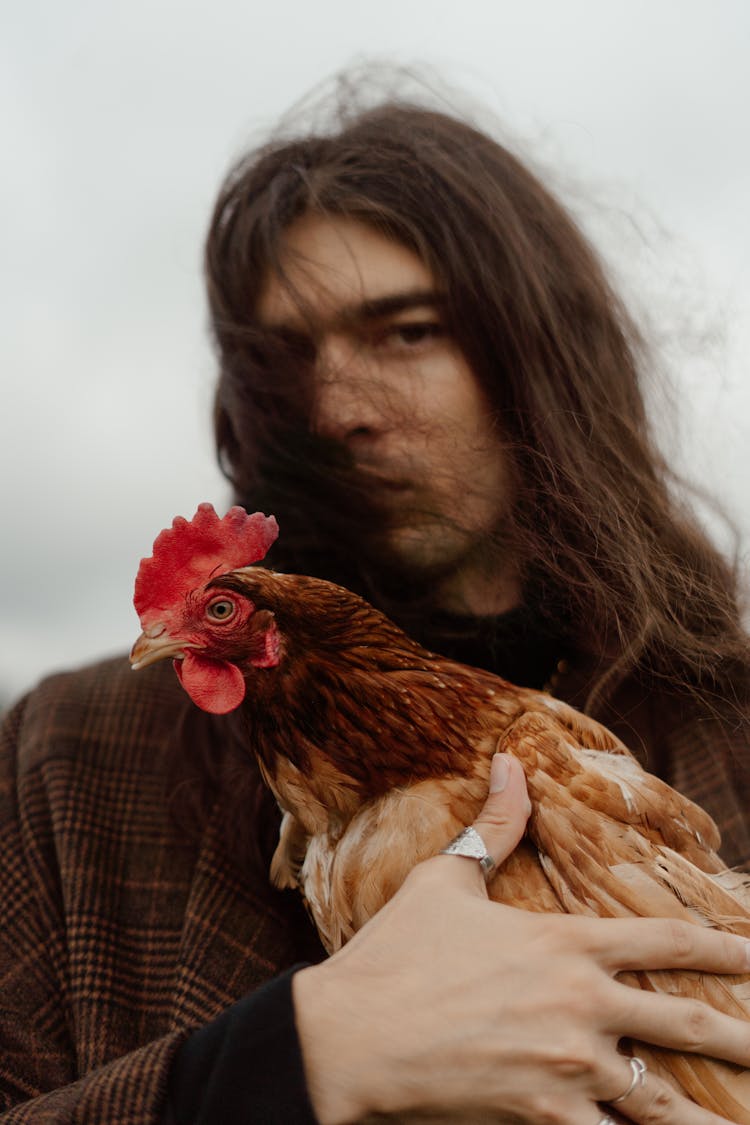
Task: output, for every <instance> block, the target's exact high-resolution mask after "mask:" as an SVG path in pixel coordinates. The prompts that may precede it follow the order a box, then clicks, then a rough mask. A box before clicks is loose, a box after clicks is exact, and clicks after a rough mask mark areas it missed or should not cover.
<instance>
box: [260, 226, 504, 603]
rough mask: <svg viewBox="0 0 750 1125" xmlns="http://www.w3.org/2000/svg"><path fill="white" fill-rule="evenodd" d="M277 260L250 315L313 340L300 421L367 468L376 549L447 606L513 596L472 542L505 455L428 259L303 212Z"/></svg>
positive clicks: (498, 506) (498, 505)
mask: <svg viewBox="0 0 750 1125" xmlns="http://www.w3.org/2000/svg"><path fill="white" fill-rule="evenodd" d="M280 265H281V271H282V273H283V281H282V280H281V278H280V277H279V276H278V275H276V274H272V275H270V276H269V277H268V278H267V279H266V282H265V285H264V287H263V289H262V293H261V298H260V301H259V304H258V309H257V315H258V318H259V320H260V321H261V323H263V324H264V325H266V326H268V327H270V328H274V329H277V330H281V331H283V332H284V333H285V334H288V335H290V336H292V337H294V336H304V337H305V340H306V342H307V343H308V344H310V343H311V344H312V346H313V348H314V354H315V364H314V371H315V376H314V377H315V386H314V388H313V419H312V422H313V427H314V429H315V430H316V431H317V432H318V433H320V434H321V435H323V436H326V437H330V438H333V439H336V440H337V441H340V442H343V443H344V444H345V445H346V446H347V447H348V449H349V450H350V451H351V453H352V455H353V457H354V461H355V464H356V465H357V467H358V468H359V469H360V470H361V471H362V472H363V473H364V474H366V477H367V479H369V480H371V482H372V488H373V489H376V490H377V492H378V496H379V499H380V500H381V501H382V502H383V503H384V504H385V506H386V508H387V510H388V511H389V513H390V514H391V516H392V524H391V531H390V535H389V543H388V549H389V553H390V554H391V555H392V556H393V557H394V559H395V560H396V561H397V562H398V563H399V564H403V565H404V566H406V567H408V568H410V569H416V570H417V571H425V572H427V573H429V574H431V575H433V576H434V577H437V579H438V585H439V588H440V589H441V591H442V601H443V604H445V605H446V606H447V607H448V608H454V609H462V610H466V611H470V612H471V611H473V612H485V613H486V612H497V611H499V610H501V609H504V608H507V606H508V605H512V604H514V603H515V601H517V595H518V591H517V586H516V583H515V578H514V576H513V575H512V573H511V568H510V567H508V563H507V560H505V563H504V564H503V566H502V567H501V570H505V572H506V573H505V575H504V578H505V583H504V584H503V582H502V581H501V583H500V585H498V577H500V578H501V579H502V578H503V575H502V574H501V575H498V573H497V566H496V565H495V567H494V568H493V573H492V574H491V575H490V574H487V573H486V571H487V559H486V552H485V551H481V552H480V551H478V549H477V544H478V542H479V538H480V536H481V535H482V533H483V532H487V531H490V530H492V529H495V528H496V527H497V526H498V524H499V523H500V522H501V521H502V517H503V515H505V514H506V513H507V511H508V509H509V505H510V503H511V501H512V496H511V488H510V480H509V473H508V469H507V463H506V459H505V456H504V454H503V449H502V445H501V442H500V438H499V436H498V434H497V433H496V431H495V429H494V428H493V424H492V420H491V417H490V410H489V406H488V403H487V400H486V398H485V396H484V393H483V392H482V390H481V388H480V387H479V384H478V383H477V380H476V379H475V377H474V375H473V373H472V371H471V369H470V368H469V366H468V364H467V362H466V360H465V358H464V356H463V355H462V353H461V351H460V350H459V348H458V346H457V345H456V343H455V341H454V340H453V339H452V338H451V336H450V335H449V334H448V332H447V331H446V328H445V324H444V319H443V315H442V312H441V305H442V299H441V294H440V292H439V291H438V289H437V287H436V283H435V279H434V278H433V276H432V274H431V272H430V271H429V270H428V268H427V267H426V266H425V264H424V262H422V260H421V259H420V258H419V257H417V255H416V254H414V253H413V252H412V251H411V250H410V249H408V248H407V247H406V246H403V245H402V244H400V243H398V242H394V241H392V240H390V239H388V238H386V237H384V236H383V235H381V234H379V233H378V232H377V231H376V230H374V229H373V228H371V227H369V226H367V225H365V224H363V223H360V222H357V221H356V220H353V219H347V218H328V217H321V216H316V215H313V214H308V215H306V216H304V217H303V218H301V219H299V220H297V221H296V222H295V223H294V224H293V225H292V226H291V227H290V228H289V229H288V231H287V232H286V234H285V237H284V242H283V247H282V257H281V263H280ZM311 336H312V340H311V339H310V337H311ZM479 554H481V555H482V560H480V559H479V558H478V555H479ZM495 564H497V560H495ZM482 572H484V576H483V578H482ZM503 590H504V591H505V592H504V593H503V592H502V591H503ZM490 592H491V593H490ZM488 598H489V604H488ZM498 602H499V604H498Z"/></svg>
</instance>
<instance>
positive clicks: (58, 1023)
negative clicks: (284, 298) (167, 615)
mask: <svg viewBox="0 0 750 1125" xmlns="http://www.w3.org/2000/svg"><path fill="white" fill-rule="evenodd" d="M565 694H570V693H565ZM191 707H192V704H190V702H189V700H188V699H187V697H186V696H185V695H184V693H183V692H182V691H181V689H180V688H179V686H178V684H177V681H176V678H175V677H174V674H173V673H172V671H171V669H170V668H168V667H166V666H163V667H155V668H152V669H149V670H148V673H145V672H144V673H142V674H140V675H138V676H133V675H132V673H131V671H130V669H129V667H128V666H127V663H126V662H125V661H124V660H118V661H110V662H107V663H105V664H101V665H98V666H95V667H93V668H91V669H88V670H85V671H83V672H80V673H73V674H69V675H64V676H59V677H55V678H53V679H51V680H49V681H47V682H46V683H45V684H43V685H42V686H41V688H39V689H37V691H35V692H33V693H32V694H31V695H30V696H29V697H28V699H27V700H26V701H25V702H22V703H21V704H19V705H18V707H17V708H16V709H15V710H14V711H13V712H12V713H11V714H10V715H9V716H8V718H7V721H6V724H5V728H4V734H3V739H2V747H1V750H0V888H1V890H0V909H1V910H2V915H1V918H2V921H1V922H0V1051H1V1055H0V1108H1V1109H2V1110H4V1112H2V1113H0V1121H2V1122H3V1123H4V1125H5V1123H30V1125H39V1123H42V1122H43V1123H45V1125H46V1123H60V1125H62V1123H70V1122H75V1123H77V1125H103V1123H106V1125H156V1123H157V1122H158V1121H159V1118H160V1107H161V1105H162V1102H163V1099H164V1091H165V1085H166V1077H167V1073H168V1069H169V1064H170V1060H171V1057H172V1055H173V1053H174V1052H175V1050H176V1048H177V1046H178V1045H179V1043H180V1041H181V1038H182V1037H183V1035H184V1034H185V1030H186V1029H188V1028H191V1027H195V1026H198V1025H200V1024H201V1023H203V1022H206V1021H208V1020H210V1019H211V1018H213V1017H214V1016H215V1015H217V1014H218V1013H219V1012H220V1011H221V1010H222V1009H223V1008H225V1007H226V1006H228V1005H229V1004H230V1003H232V1002H233V1001H234V1000H236V999H237V998H238V997H240V996H241V995H243V994H245V993H247V992H249V991H251V990H253V989H255V988H257V987H258V986H259V985H260V984H261V983H262V982H263V981H265V980H266V979H268V978H269V977H271V976H273V975H275V974H276V973H277V972H278V971H280V970H281V969H283V968H286V967H287V966H289V965H290V964H292V963H294V962H295V961H297V960H299V959H300V957H301V956H302V957H304V955H305V950H306V949H307V948H309V938H310V934H309V930H308V929H307V926H306V924H300V921H299V915H298V914H297V913H296V911H294V910H292V909H291V906H290V904H289V903H288V900H286V899H285V898H283V897H282V896H278V898H277V899H274V898H269V894H268V891H267V889H265V887H264V880H265V874H264V872H261V871H254V872H253V871H248V872H246V873H244V874H243V875H242V876H241V875H239V874H238V873H237V871H236V869H235V868H234V866H233V864H232V862H231V858H230V857H229V856H228V855H227V854H226V852H225V851H224V847H223V841H222V833H221V823H222V821H221V809H219V808H217V809H216V810H215V812H214V815H213V817H212V819H211V820H210V822H209V823H208V825H207V828H206V830H205V832H204V833H203V836H202V838H201V839H200V840H199V841H198V842H196V843H190V842H188V841H186V839H185V838H184V837H183V836H182V835H181V834H180V833H179V831H178V829H177V828H176V827H175V826H174V824H173V823H172V820H171V818H170V816H169V814H168V812H167V806H166V800H165V795H166V788H167V783H166V776H167V772H166V768H165V755H164V747H165V744H166V742H167V740H168V737H169V735H170V733H171V732H172V731H173V730H174V729H175V726H176V724H177V723H178V721H179V720H180V719H181V718H183V717H184V714H185V709H186V708H188V709H189V708H191ZM610 721H611V722H612V725H616V726H617V727H618V733H619V734H620V735H621V737H624V738H625V739H626V740H627V741H628V742H629V744H630V745H631V746H633V747H634V748H635V749H639V747H640V748H641V749H645V752H646V753H647V754H648V755H649V756H650V761H649V764H650V766H651V768H655V767H656V766H658V767H659V772H661V773H662V774H664V775H666V776H667V778H668V780H670V781H672V782H674V783H676V784H678V785H679V786H680V787H681V788H682V789H683V790H685V791H686V792H688V793H689V794H690V795H692V796H694V797H697V798H699V799H701V800H702V802H703V803H704V804H705V805H706V806H707V807H708V809H709V811H710V812H711V813H712V814H713V816H714V817H715V818H716V820H717V821H718V822H719V824H720V827H721V828H722V830H723V832H724V834H725V838H726V842H727V845H728V847H727V853H726V855H727V858H728V859H729V861H730V862H737V861H739V860H740V859H744V860H747V859H748V858H749V857H750V826H749V824H748V820H749V819H750V818H748V815H747V794H748V789H749V786H748V777H749V776H750V766H749V760H748V749H747V734H746V732H745V731H744V730H743V731H737V732H727V731H725V730H722V729H721V728H720V727H719V726H718V724H716V723H710V722H708V721H707V722H705V723H696V722H695V721H693V722H692V723H690V722H688V721H687V720H685V721H682V720H681V717H680V715H679V714H668V713H667V710H666V709H665V708H664V707H657V706H655V705H652V704H648V703H645V704H644V703H640V704H639V703H637V702H633V701H630V702H628V701H627V699H626V700H625V701H624V702H623V703H622V704H621V706H620V707H619V708H618V709H617V710H615V711H613V713H612V715H611V716H610ZM665 726H666V728H667V730H666V732H665V733H664V734H663V735H662V734H658V737H655V736H654V731H656V732H657V733H658V731H659V730H661V729H663V728H665ZM186 729H187V731H188V733H189V726H188V728H186ZM649 731H650V732H651V733H650V734H649ZM303 931H306V932H303Z"/></svg>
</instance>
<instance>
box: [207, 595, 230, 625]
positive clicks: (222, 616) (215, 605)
mask: <svg viewBox="0 0 750 1125" xmlns="http://www.w3.org/2000/svg"><path fill="white" fill-rule="evenodd" d="M234 613H235V605H234V602H231V601H230V600H229V598H217V599H216V601H214V602H209V604H208V605H207V606H206V617H209V618H210V619H211V620H212V621H221V622H224V621H229V620H230V619H231V618H232V617H234Z"/></svg>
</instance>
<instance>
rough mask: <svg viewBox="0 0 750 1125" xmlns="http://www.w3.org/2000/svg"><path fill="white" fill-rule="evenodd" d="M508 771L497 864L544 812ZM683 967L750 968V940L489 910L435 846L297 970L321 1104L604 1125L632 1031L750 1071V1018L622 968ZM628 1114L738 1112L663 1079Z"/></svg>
mask: <svg viewBox="0 0 750 1125" xmlns="http://www.w3.org/2000/svg"><path fill="white" fill-rule="evenodd" d="M503 766H505V768H507V784H505V786H504V788H501V789H497V791H496V792H494V793H491V794H490V797H489V799H488V801H487V803H486V804H485V806H484V808H483V810H482V812H481V813H480V815H479V817H478V818H477V820H476V821H475V827H476V828H477V830H478V831H479V832H480V833H481V835H482V838H483V839H484V841H485V844H486V846H487V849H488V851H489V852H490V854H491V855H492V856H493V858H494V859H495V861H496V862H497V863H500V862H501V861H502V860H503V859H504V858H505V857H506V856H507V855H509V854H510V852H511V851H513V849H514V848H515V847H516V845H517V843H518V841H519V840H520V838H521V836H522V835H523V831H524V827H525V823H526V819H527V816H528V811H529V805H528V798H527V795H526V791H525V782H524V777H523V771H522V769H521V767H520V765H519V763H518V762H517V761H516V760H515V759H514V758H512V757H509V756H506V755H501V756H498V759H496V760H495V762H494V763H493V778H494V780H495V782H497V781H498V780H500V774H501V773H502V772H503ZM634 951H637V952H634ZM668 968H672V969H699V970H703V971H706V972H717V973H738V972H745V971H747V969H748V944H747V943H746V942H744V941H742V939H739V938H736V937H733V936H731V935H727V934H721V933H716V932H712V931H709V930H706V929H704V928H702V927H698V926H691V925H689V924H682V923H676V922H674V921H662V920H652V919H633V920H629V919H628V920H620V919H616V920H615V919H592V918H582V917H573V916H568V915H548V914H535V913H530V912H527V911H523V910H517V909H515V908H512V907H507V906H502V905H500V904H498V903H491V902H489V900H488V898H487V893H486V890H485V886H484V881H483V878H482V875H481V872H480V868H479V864H478V863H477V862H476V860H470V859H465V858H463V857H460V856H436V857H435V858H433V859H430V860H428V861H426V862H425V863H422V864H419V865H418V867H416V868H415V869H414V871H413V872H412V873H411V874H410V875H409V877H408V879H407V880H406V882H405V883H404V885H403V887H402V888H401V890H400V891H399V892H398V893H397V894H396V895H395V896H394V898H393V899H392V900H391V901H390V902H389V903H388V904H387V905H386V906H385V907H384V908H383V909H382V910H381V911H380V912H379V913H378V914H377V915H376V916H375V917H374V918H373V919H372V920H371V921H370V922H369V923H368V924H367V925H366V926H365V927H363V929H362V930H361V931H360V932H359V933H358V934H357V935H356V936H355V937H354V938H353V939H352V940H351V941H350V942H349V944H348V945H346V946H344V948H343V949H341V950H340V951H339V952H338V953H336V954H335V955H334V956H333V957H331V958H330V959H329V960H328V961H326V962H323V963H322V964H321V965H316V966H312V967H311V968H309V969H304V970H301V971H300V972H299V973H297V974H296V975H295V977H294V982H293V994H294V999H295V1010H296V1016H297V1025H298V1031H299V1035H300V1042H301V1044H302V1051H303V1057H304V1062H305V1071H306V1075H307V1079H308V1085H309V1090H310V1097H311V1100H312V1102H313V1106H314V1108H315V1110H316V1113H317V1115H318V1117H319V1119H320V1121H321V1123H322V1125H338V1123H341V1122H351V1121H356V1120H358V1119H360V1118H362V1117H364V1116H366V1115H367V1114H368V1113H373V1112H375V1113H387V1114H393V1115H398V1116H399V1117H400V1118H403V1117H404V1116H406V1115H408V1114H409V1113H410V1112H416V1113H420V1114H424V1113H434V1114H436V1115H439V1116H441V1117H442V1118H444V1119H445V1120H453V1121H462V1120H463V1121H471V1122H478V1121H481V1120H483V1119H488V1120H489V1119H491V1120H492V1121H495V1122H498V1121H503V1122H513V1123H523V1125H542V1123H548V1122H552V1121H554V1122H556V1123H558V1125H601V1123H602V1121H603V1120H606V1114H607V1112H609V1113H610V1115H611V1116H612V1118H614V1116H615V1111H614V1110H609V1111H608V1109H607V1103H608V1102H609V1101H611V1100H612V1099H614V1098H616V1097H618V1096H619V1095H621V1094H622V1093H623V1092H624V1091H625V1090H626V1089H627V1088H628V1086H629V1085H630V1080H631V1069H630V1065H629V1063H628V1060H627V1059H626V1058H624V1057H623V1056H622V1055H621V1054H620V1053H619V1052H618V1050H617V1045H618V1042H619V1040H620V1039H621V1038H623V1037H628V1038H634V1039H640V1040H642V1041H644V1042H648V1043H652V1044H655V1045H659V1046H666V1047H671V1048H675V1049H677V1050H687V1051H690V1050H693V1051H701V1052H704V1053H706V1054H710V1055H714V1056H716V1057H719V1058H723V1059H726V1060H728V1061H733V1062H737V1063H739V1064H741V1065H744V1066H750V1027H749V1026H748V1024H747V1023H743V1022H741V1021H738V1020H733V1019H731V1018H729V1017H727V1016H723V1015H721V1014H719V1013H717V1012H714V1011H713V1010H712V1009H709V1008H707V1007H704V1006H702V1005H697V1004H696V1003H695V1002H694V1001H691V1000H685V999H680V998H676V997H670V996H664V995H657V994H655V993H647V992H641V991H639V990H636V989H633V988H630V987H628V986H627V985H625V984H621V983H619V982H618V981H617V979H616V974H618V973H620V972H623V971H625V970H636V969H668ZM698 1029H699V1030H698ZM617 1108H618V1109H619V1110H621V1111H623V1112H625V1111H626V1112H627V1117H623V1118H621V1120H627V1121H631V1122H637V1123H639V1125H648V1123H649V1122H657V1121H658V1122H660V1123H662V1125H719V1123H720V1122H723V1121H724V1119H723V1118H719V1117H717V1116H716V1115H715V1114H713V1113H710V1112H708V1111H707V1110H704V1109H701V1108H700V1107H698V1106H696V1105H695V1104H694V1103H693V1102H691V1101H689V1100H688V1099H687V1098H685V1097H683V1096H682V1095H680V1094H678V1093H676V1092H675V1091H674V1090H673V1089H672V1087H671V1086H669V1085H668V1084H667V1083H666V1082H664V1081H663V1080H662V1079H660V1078H658V1077H657V1076H656V1075H654V1074H652V1073H649V1075H648V1080H647V1082H646V1084H645V1085H644V1086H642V1087H641V1086H638V1087H637V1088H636V1089H634V1090H633V1092H632V1093H631V1094H629V1096H628V1097H627V1099H626V1100H625V1101H624V1102H623V1103H622V1104H620V1105H618V1107H617Z"/></svg>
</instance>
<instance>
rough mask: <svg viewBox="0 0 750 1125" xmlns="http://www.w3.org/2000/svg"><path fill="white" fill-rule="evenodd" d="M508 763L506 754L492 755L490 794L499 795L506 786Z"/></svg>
mask: <svg viewBox="0 0 750 1125" xmlns="http://www.w3.org/2000/svg"><path fill="white" fill-rule="evenodd" d="M509 777H510V763H509V761H508V755H507V754H493V756H492V765H491V766H490V793H500V792H502V790H503V789H504V788H505V786H506V785H507V784H508V778H509Z"/></svg>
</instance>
